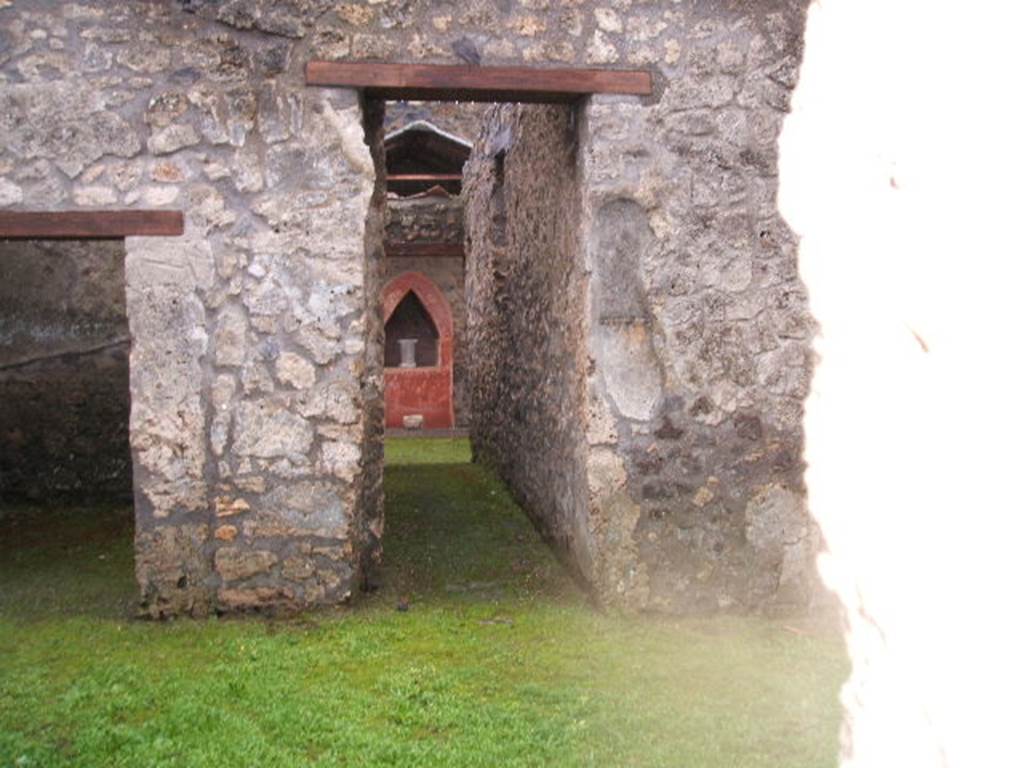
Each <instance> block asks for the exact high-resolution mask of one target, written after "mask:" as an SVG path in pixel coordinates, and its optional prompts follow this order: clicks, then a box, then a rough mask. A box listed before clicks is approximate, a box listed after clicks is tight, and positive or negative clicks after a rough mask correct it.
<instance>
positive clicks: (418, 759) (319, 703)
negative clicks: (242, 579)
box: [0, 438, 847, 768]
mask: <svg viewBox="0 0 1024 768" xmlns="http://www.w3.org/2000/svg"><path fill="white" fill-rule="evenodd" d="M468 455H469V450H468V445H467V443H466V441H465V440H431V441H427V440H411V439H404V438H403V439H396V440H392V441H390V442H389V444H388V446H387V457H388V461H389V466H388V469H387V477H386V488H387V496H388V502H387V526H388V528H387V534H386V536H385V547H386V567H385V571H384V580H383V583H384V586H383V587H382V589H381V590H380V591H378V592H377V593H375V594H373V595H372V596H369V597H365V596H364V597H362V599H359V600H357V602H356V604H355V605H354V607H352V608H350V609H339V610H337V611H328V612H319V613H309V614H306V615H303V616H301V617H297V618H291V619H278V620H268V619H261V618H249V619H232V620H217V619H210V620H208V621H193V620H182V621H177V622H168V623H160V624H158V623H150V622H143V621H137V620H134V619H132V618H131V613H132V609H133V603H134V598H135V584H134V580H133V574H132V551H131V546H132V542H131V538H132V536H131V534H132V523H131V512H130V510H128V509H125V508H123V507H96V506H90V507H88V508H65V509H60V510H40V509H28V508H24V507H22V508H14V509H10V508H8V509H2V510H0V768H8V767H12V768H13V767H14V766H17V767H18V768H24V767H26V766H131V767H132V768H140V767H142V766H204V768H213V767H215V766H274V767H275V768H284V767H285V766H307V765H309V766H481V767H486V768H504V767H505V766H560V767H561V766H599V767H601V768H610V767H614V766H680V767H685V768H697V767H700V766H735V767H742V768H747V767H750V766H771V767H772V768H780V767H781V768H804V767H807V768H810V767H811V766H832V765H835V764H836V757H835V756H836V754H837V752H838V737H837V733H838V728H839V716H840V712H839V705H838V701H837V691H838V688H839V685H840V683H841V681H842V680H843V678H844V677H845V675H846V671H847V662H846V660H845V654H844V651H843V648H842V642H841V639H840V638H839V637H838V635H836V634H834V633H832V632H830V631H826V630H822V629H814V628H812V627H808V628H807V631H806V632H805V633H803V634H796V633H794V632H791V631H789V630H788V629H787V628H786V627H785V623H784V622H776V621H767V620H763V619H753V618H750V619H744V618H735V617H725V618H715V619H702V620H675V619H665V618H653V617H643V618H639V619H637V618H633V619H629V618H623V617H620V616H616V615H602V614H600V613H597V612H595V611H594V610H593V609H592V608H591V607H590V606H589V605H588V604H587V602H586V600H585V599H584V597H583V596H582V594H581V593H580V592H579V591H578V590H577V589H576V587H575V586H574V585H573V584H572V582H571V581H570V580H569V579H568V577H567V576H566V574H565V572H564V571H563V570H562V568H561V567H560V566H559V564H558V563H557V562H556V561H555V560H554V558H553V557H552V556H551V554H550V553H549V552H548V550H547V549H546V548H545V546H544V545H543V544H542V543H541V541H540V540H539V539H538V537H537V535H536V534H535V533H534V531H533V529H532V528H531V527H530V525H529V523H528V522H527V520H526V519H525V517H524V516H523V514H522V513H521V512H520V511H519V509H518V508H517V507H516V506H515V504H513V502H512V501H511V500H510V499H509V497H508V495H507V493H506V492H505V490H504V488H503V487H502V485H501V484H500V483H498V482H497V481H496V480H495V479H494V478H493V477H492V476H491V475H490V474H489V473H487V472H486V471H484V470H482V469H480V468H479V467H477V466H474V465H471V464H468V463H466V462H467V461H468ZM400 598H404V599H408V601H409V606H410V607H409V610H408V611H407V612H399V611H397V610H396V604H397V602H398V601H399V599H400Z"/></svg>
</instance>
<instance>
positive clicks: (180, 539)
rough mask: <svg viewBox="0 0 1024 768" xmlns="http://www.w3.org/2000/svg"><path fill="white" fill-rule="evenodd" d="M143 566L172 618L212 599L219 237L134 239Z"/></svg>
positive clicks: (147, 603)
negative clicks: (212, 367)
mask: <svg viewBox="0 0 1024 768" xmlns="http://www.w3.org/2000/svg"><path fill="white" fill-rule="evenodd" d="M125 246H126V247H125V250H126V254H125V284H126V285H125V287H126V294H127V311H128V322H129V330H130V333H131V337H132V349H131V362H130V389H131V400H132V408H131V421H130V434H131V445H132V460H133V476H134V485H135V552H136V559H135V571H136V576H137V578H138V581H139V586H140V588H141V590H142V603H143V608H144V610H145V611H146V612H147V613H148V614H149V615H151V616H154V617H162V616H167V615H174V614H180V613H193V614H203V613H206V612H207V611H209V609H210V608H211V607H212V604H213V601H212V594H211V562H210V544H209V541H210V520H209V501H210V499H209V478H210V477H211V476H212V470H213V468H212V467H211V466H210V462H209V460H208V457H207V437H206V428H207V423H206V421H207V407H206V406H207V403H206V402H205V394H206V392H207V391H208V387H207V386H205V384H206V379H207V377H206V375H205V372H204V361H205V359H206V358H207V355H208V353H209V351H210V339H209V336H208V334H207V331H206V307H205V306H204V304H203V298H202V296H203V294H204V292H206V291H209V290H210V289H211V288H212V287H213V281H214V268H213V253H212V250H211V248H210V243H209V242H208V241H207V240H206V239H205V238H203V237H202V236H201V235H200V234H199V233H197V232H196V231H195V229H194V228H193V227H190V228H189V231H188V232H187V234H186V236H185V237H184V238H182V239H171V238H154V239H146V238H128V239H127V240H126V243H125Z"/></svg>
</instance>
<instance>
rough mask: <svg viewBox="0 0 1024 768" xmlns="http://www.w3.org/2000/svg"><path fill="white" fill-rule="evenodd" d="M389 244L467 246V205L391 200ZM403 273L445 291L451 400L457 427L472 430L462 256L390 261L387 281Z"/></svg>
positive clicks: (456, 200)
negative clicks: (450, 340)
mask: <svg viewBox="0 0 1024 768" xmlns="http://www.w3.org/2000/svg"><path fill="white" fill-rule="evenodd" d="M387 216H388V222H387V227H386V230H385V231H386V235H385V239H386V241H387V242H389V243H410V242H417V241H421V242H434V243H453V244H458V245H462V241H463V235H464V233H463V220H462V219H463V203H462V198H460V197H435V196H427V197H408V198H396V197H389V198H388V210H387ZM403 272H420V273H422V274H424V275H426V276H427V277H429V278H430V279H431V280H433V281H434V283H435V284H436V285H437V287H438V288H440V289H441V293H443V294H444V297H445V298H446V299H447V300H448V305H449V306H450V307H451V309H452V322H453V324H454V326H455V331H454V335H453V344H454V348H455V349H454V351H455V355H454V360H453V365H452V379H453V381H452V390H453V391H452V397H453V400H454V406H455V426H456V427H459V428H464V427H467V426H469V403H468V395H467V389H466V388H467V376H468V373H467V348H466V299H465V284H466V278H465V269H464V260H463V258H462V257H461V256H456V257H436V256H419V257H412V256H388V257H387V260H386V275H385V278H386V279H387V280H390V279H391V278H393V277H397V276H398V275H400V274H402V273H403Z"/></svg>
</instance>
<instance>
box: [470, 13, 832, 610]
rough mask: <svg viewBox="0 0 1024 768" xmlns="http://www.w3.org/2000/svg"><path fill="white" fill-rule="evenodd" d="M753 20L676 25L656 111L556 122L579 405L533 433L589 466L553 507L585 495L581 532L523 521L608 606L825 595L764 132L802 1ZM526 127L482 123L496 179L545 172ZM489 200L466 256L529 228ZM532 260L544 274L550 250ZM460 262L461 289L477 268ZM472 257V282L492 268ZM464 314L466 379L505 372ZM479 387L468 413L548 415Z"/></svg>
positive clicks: (524, 388)
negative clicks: (497, 160)
mask: <svg viewBox="0 0 1024 768" xmlns="http://www.w3.org/2000/svg"><path fill="white" fill-rule="evenodd" d="M690 10H691V12H697V13H698V14H700V12H701V11H702V10H703V12H704V13H707V11H708V10H709V9H707V8H704V7H703V6H697V7H696V8H691V9H690ZM764 11H765V12H764V14H763V15H762V14H761V13H760V12H759V13H754V14H752V15H733V14H732V13H730V12H725V11H722V12H720V14H719V15H718V16H714V17H712V16H706V15H705V16H704V17H703V18H701V17H700V16H699V15H698V16H697V17H694V16H689V17H687V23H686V25H685V26H674V27H673V30H674V34H675V35H677V37H676V38H675V39H676V41H677V42H678V43H679V45H680V50H682V52H683V54H682V58H681V59H680V60H678V61H673V62H672V65H673V66H669V67H663V69H662V71H663V73H664V74H666V76H667V77H666V79H665V81H664V82H663V84H662V89H661V91H660V93H659V96H658V98H657V99H656V100H654V101H653V102H651V103H645V102H643V101H641V100H636V99H629V98H622V97H594V98H593V99H591V100H590V101H589V103H588V104H587V105H586V107H585V108H584V109H583V110H582V112H581V114H580V119H579V123H578V126H576V127H575V128H572V129H570V130H569V132H570V133H571V134H573V135H577V134H578V138H577V140H578V148H577V149H576V153H577V155H578V158H579V160H578V168H577V169H576V170H575V171H574V172H575V173H576V174H578V176H579V187H580V195H581V211H582V213H581V223H580V227H579V231H578V237H579V243H580V246H579V247H580V252H581V257H580V258H581V260H582V261H581V265H580V267H579V268H580V269H581V270H582V272H583V273H584V274H585V276H586V280H585V281H584V283H583V286H584V287H583V290H584V300H583V302H584V303H583V305H582V307H583V310H582V311H581V312H580V313H579V315H578V316H577V317H576V318H575V322H576V323H577V324H578V327H579V329H580V330H579V333H580V334H581V335H582V338H583V339H584V340H585V348H586V355H585V358H584V359H583V360H582V361H580V360H579V359H578V358H577V357H576V356H575V354H574V353H572V352H565V353H564V354H565V360H566V364H567V365H570V364H572V365H577V366H579V368H580V371H582V372H583V374H582V375H585V379H586V384H585V393H584V395H583V397H584V405H583V407H582V409H581V410H574V409H572V408H568V409H567V410H566V411H565V412H563V413H561V414H560V415H559V418H558V419H556V420H553V421H552V420H548V421H545V420H543V419H542V420H540V421H537V422H534V427H535V429H536V431H535V440H536V444H543V443H544V442H545V441H546V440H547V439H548V438H549V437H550V436H551V434H552V433H555V434H561V433H562V431H564V430H566V429H569V430H571V429H573V428H574V427H573V425H574V424H575V422H576V421H577V420H578V421H579V422H580V423H581V428H582V430H583V433H584V436H585V437H584V439H583V442H584V444H585V445H584V446H583V447H581V453H582V455H583V456H584V460H585V462H586V471H585V472H584V474H583V479H577V480H576V481H575V482H576V486H575V488H574V489H573V490H572V491H569V490H566V491H564V492H563V493H562V497H563V498H564V499H566V500H568V499H570V498H572V499H573V500H574V502H573V503H579V502H576V501H575V500H576V499H578V498H580V497H582V496H584V495H586V494H589V499H588V501H587V502H586V508H587V512H586V519H585V521H580V520H578V517H575V516H572V515H565V514H562V513H561V512H554V511H545V509H546V508H545V507H543V506H541V507H539V508H537V509H534V510H533V514H534V515H535V516H536V517H540V518H542V519H543V520H544V525H545V526H546V527H548V528H550V529H553V530H554V531H555V538H557V539H560V540H562V541H565V542H567V543H566V545H565V546H566V549H567V551H569V552H571V553H572V554H573V557H574V558H575V559H576V561H577V565H578V566H579V568H580V570H581V571H582V572H583V573H584V575H586V576H587V578H588V580H589V581H590V582H591V583H592V585H593V586H594V588H595V589H596V591H597V592H598V593H599V594H600V595H601V596H602V597H603V599H604V600H605V602H608V603H616V604H621V605H624V606H627V607H633V608H636V607H642V608H650V609H658V610H667V611H673V612H704V611H715V610H755V609H756V610H771V611H785V610H791V609H796V608H803V607H805V606H807V605H808V604H809V603H810V602H812V601H813V600H814V599H815V597H816V595H817V592H818V585H817V579H816V577H815V575H814V569H813V558H814V556H815V554H816V553H817V551H818V548H819V543H818V534H817V530H816V528H815V526H814V524H813V523H812V522H811V520H810V518H809V517H808V515H807V511H806V507H805V502H804V488H803V482H802V473H803V463H802V459H801V449H802V427H801V417H802V413H803V405H802V404H803V400H804V398H805V396H806V394H807V389H808V382H809V378H810V371H811V367H812V358H811V351H810V336H811V333H812V331H813V323H812V321H811V319H810V316H809V313H808V311H807V303H806V295H805V291H804V289H803V286H802V284H801V282H800V279H799V277H798V275H797V269H796V253H795V244H794V240H793V237H792V235H791V233H790V232H789V230H788V228H787V227H786V225H785V224H784V222H783V221H782V220H781V219H780V217H779V215H778V213H777V210H776V203H775V199H776V140H777V136H778V132H779V130H780V128H781V123H782V118H783V115H784V114H785V112H786V110H787V108H788V98H789V90H790V88H791V87H792V85H793V84H794V82H795V79H796V71H797V66H798V63H799V57H800V53H801V50H800V36H799V30H800V25H801V23H802V18H803V16H802V7H801V6H800V5H797V4H794V5H792V6H790V7H789V8H781V7H776V8H775V9H774V10H772V11H768V9H764ZM596 15H597V16H598V17H599V18H601V19H602V21H601V23H602V24H604V25H605V26H610V27H618V26H620V25H621V26H622V27H623V28H629V27H630V26H632V27H633V28H634V29H640V26H638V22H633V21H627V22H621V20H619V21H618V22H612V21H609V19H611V18H615V19H619V16H618V14H617V13H614V12H613V13H610V15H606V14H603V13H602V14H596ZM658 28H659V27H658V24H654V25H653V26H652V27H650V29H658ZM675 64H678V65H679V66H678V67H676V66H674V65H675ZM522 114H523V115H525V114H527V113H526V112H525V111H524V112H523V113H522ZM519 119H525V118H514V119H512V120H511V121H510V122H508V124H507V125H506V126H504V127H501V128H494V127H492V129H491V131H490V134H491V136H492V139H496V138H498V137H504V138H503V140H504V141H506V142H508V143H509V146H510V147H512V149H509V150H508V154H507V157H506V161H505V163H506V166H505V177H506V179H529V178H533V177H538V176H540V177H543V176H544V175H545V174H547V173H548V172H549V170H550V169H549V167H548V165H547V164H546V161H545V160H542V159H536V160H535V159H534V153H530V152H516V151H515V147H516V146H518V145H520V144H522V143H524V142H525V143H526V144H527V145H529V144H530V143H532V142H535V141H536V139H535V138H533V137H532V135H529V136H528V135H527V133H528V132H526V131H524V130H523V126H522V125H520V124H518V122H517V121H518V120H519ZM549 140H554V139H551V138H549ZM492 143H493V141H492ZM488 146H489V144H488V143H487V142H483V143H478V145H477V147H476V153H477V156H476V157H475V158H474V160H473V161H472V162H471V168H472V169H473V174H474V176H479V177H480V178H479V179H476V178H474V179H471V180H469V181H468V182H467V185H468V186H470V187H471V188H472V189H473V194H474V195H477V196H487V195H493V194H494V193H493V191H492V190H490V189H488V188H487V182H486V178H487V176H488V174H489V173H492V171H489V170H487V169H488V162H489V161H488V160H487V155H488V153H489V154H491V155H493V154H494V150H493V147H492V148H491V149H488ZM520 165H522V167H520ZM547 181H548V183H554V184H557V183H559V182H558V181H555V180H552V179H548V180H547ZM524 184H525V182H524ZM538 194H540V193H539V192H538V190H537V189H536V188H535V187H534V186H531V185H529V184H525V185H524V186H521V187H520V188H518V189H512V188H508V187H506V189H505V191H504V195H505V199H506V200H508V199H511V198H510V196H511V197H522V198H529V197H531V196H536V195H538ZM495 207H496V206H495V203H494V202H490V203H486V202H479V203H477V202H474V203H471V204H470V206H469V209H468V216H469V217H470V219H471V220H470V221H469V223H468V225H467V227H468V230H469V233H470V234H469V239H470V242H471V243H472V244H473V247H474V248H478V247H479V243H483V242H487V241H488V239H489V238H491V239H493V237H494V234H493V233H494V232H500V230H501V229H502V228H506V229H507V231H506V232H504V233H500V234H499V237H505V238H507V239H508V241H509V242H510V243H514V242H517V238H529V237H530V236H531V234H530V233H531V231H532V230H531V229H530V228H531V227H532V226H534V225H533V224H532V223H531V222H530V221H527V220H515V219H513V218H512V217H511V216H510V217H509V218H508V221H507V222H497V221H495V220H494V218H495V217H494V216H493V213H492V211H493V209H494V208H495ZM517 228H524V229H525V231H524V233H523V234H519V235H517V234H516V230H517ZM488 232H490V233H492V234H490V235H489V234H488ZM531 248H532V250H533V251H534V254H535V255H534V259H533V261H534V264H535V267H534V268H541V267H539V266H536V265H540V264H542V263H543V262H544V260H545V259H547V258H549V250H550V249H549V248H547V247H545V246H541V245H537V244H535V245H533V246H531ZM469 258H470V262H471V263H470V266H469V267H468V271H469V273H470V275H471V276H473V275H475V274H476V273H477V269H478V267H477V266H476V265H475V264H474V263H473V262H474V261H475V260H476V259H477V258H478V254H477V253H475V252H472V251H471V252H470V254H469ZM480 258H482V259H483V260H484V264H485V267H484V268H486V262H487V260H488V259H489V258H490V257H489V256H488V255H486V254H485V255H482V256H480ZM473 279H474V278H472V277H471V281H470V283H471V285H472V281H473ZM502 279H506V280H508V281H509V284H508V285H507V286H506V287H505V288H504V293H505V295H507V296H509V297H515V296H517V295H518V291H519V290H520V289H522V290H524V292H525V294H526V295H529V294H528V290H527V289H526V285H527V283H525V282H522V283H521V284H517V282H516V281H517V280H518V281H524V280H525V279H526V278H524V276H523V275H522V274H520V273H517V274H515V277H514V278H513V277H512V273H509V275H505V274H503V275H502ZM482 306H483V305H481V307H480V311H481V312H482V311H483V310H482ZM529 306H530V305H528V304H520V303H517V302H516V300H515V299H514V298H510V299H509V304H508V305H507V306H502V307H501V308H500V310H499V311H500V312H503V313H505V314H506V315H507V316H508V317H515V316H516V315H518V314H520V313H523V312H526V311H528V309H529ZM477 310H478V307H477V304H476V298H475V297H474V298H472V299H471V300H470V320H469V322H470V336H471V338H472V339H474V341H473V354H474V365H475V366H477V367H478V370H481V371H484V370H487V369H488V366H489V365H491V364H490V363H481V362H480V360H479V358H478V355H487V354H490V355H496V356H497V359H498V360H502V359H503V358H502V356H503V355H509V354H512V352H511V350H510V349H509V348H508V347H503V346H502V344H501V343H499V340H498V339H496V338H495V339H491V341H492V343H490V344H479V345H477V344H476V338H477V334H478V332H479V333H481V334H484V335H486V334H487V333H489V331H487V330H486V329H488V328H489V326H488V325H487V321H486V319H484V318H483V317H482V315H481V314H479V313H478V311H477ZM553 320H554V318H553V317H550V316H547V315H545V316H544V320H543V321H538V322H544V323H547V322H552V321H553ZM478 327H479V329H480V330H479V331H478ZM488 338H489V337H488ZM560 344H561V342H560V341H557V340H555V341H552V344H551V345H552V348H551V349H550V350H545V351H543V352H542V353H541V357H543V356H549V357H551V358H554V357H556V356H557V353H556V352H555V349H556V348H557V347H558V345H560ZM513 357H514V356H513ZM571 381H572V377H570V376H567V377H566V382H564V383H563V384H558V385H557V386H563V385H565V386H568V383H569V382H571ZM481 390H482V392H481ZM473 392H474V402H473V409H474V413H475V414H477V416H476V419H477V420H478V421H479V420H486V419H489V418H492V417H493V416H492V414H493V413H495V411H496V407H495V406H496V401H495V398H498V402H501V407H502V408H505V409H508V410H509V411H511V412H512V413H518V414H519V415H520V418H522V419H524V420H525V419H527V418H530V417H529V416H527V415H526V414H527V413H530V412H533V411H537V410H538V409H539V410H540V412H544V411H543V408H542V407H541V405H540V404H538V403H537V402H535V401H534V400H533V399H532V395H531V391H530V386H528V385H526V382H525V381H524V382H521V383H520V384H519V385H516V386H507V387H506V388H505V389H504V390H502V388H501V387H498V386H495V385H493V384H491V383H488V382H487V381H486V379H485V380H484V383H483V385H482V386H479V387H478V385H477V383H476V382H474V384H473ZM478 392H480V394H479V396H478ZM563 396H564V397H565V398H566V402H573V401H574V399H575V395H573V394H570V393H565V394H564V395H563ZM478 429H487V427H484V426H481V427H474V430H475V432H474V433H476V430H478ZM513 434H514V431H513ZM496 444H497V445H498V446H500V447H499V448H498V449H493V450H491V449H486V450H484V451H483V455H485V456H488V455H497V454H498V453H500V452H501V451H505V452H507V453H508V454H509V456H508V457H507V458H505V459H504V460H503V463H504V464H506V465H507V464H510V463H511V464H517V463H524V462H529V461H530V460H531V459H530V457H529V456H528V455H526V454H525V453H524V449H523V445H524V442H523V441H521V440H519V439H518V438H515V437H508V438H504V437H502V436H501V434H500V433H499V434H498V437H497V443H496ZM575 467H576V465H575V463H573V462H572V461H566V462H564V463H563V464H561V465H560V467H559V468H560V469H562V470H563V471H564V472H565V474H566V476H567V477H573V476H574V474H575V473H576V468H575ZM506 476H509V477H512V476H511V475H509V473H507V472H506ZM515 482H516V481H515V480H513V486H514V489H515ZM516 490H517V493H519V494H520V496H521V497H524V498H525V497H526V494H525V493H524V492H523V491H522V490H521V489H516ZM559 504H563V506H565V507H566V508H568V507H569V506H571V505H570V504H569V502H568V501H565V502H561V501H560V502H559ZM575 508H576V509H578V507H575ZM570 521H572V522H571V524H570ZM584 552H586V553H591V554H590V555H582V554H580V553H584Z"/></svg>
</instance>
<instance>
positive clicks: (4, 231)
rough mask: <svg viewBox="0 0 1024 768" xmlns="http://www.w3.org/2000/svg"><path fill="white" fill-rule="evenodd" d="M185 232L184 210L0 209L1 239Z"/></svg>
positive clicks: (101, 237) (113, 237)
mask: <svg viewBox="0 0 1024 768" xmlns="http://www.w3.org/2000/svg"><path fill="white" fill-rule="evenodd" d="M184 232H185V217H184V216H183V215H182V212H181V211H153V210H122V211H0V239H8V240H13V239H17V240H117V239H119V238H122V237H177V236H179V235H181V234H184Z"/></svg>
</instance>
